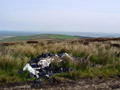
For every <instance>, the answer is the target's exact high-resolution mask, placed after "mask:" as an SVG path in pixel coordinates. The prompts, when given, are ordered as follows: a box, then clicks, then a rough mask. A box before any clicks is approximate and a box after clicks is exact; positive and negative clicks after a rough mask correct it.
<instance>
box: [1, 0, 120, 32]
mask: <svg viewBox="0 0 120 90" xmlns="http://www.w3.org/2000/svg"><path fill="white" fill-rule="evenodd" d="M1 30H2V31H3V30H12V31H42V32H44V31H45V32H46V31H49V32H50V31H61V32H101V33H120V0H0V31H1Z"/></svg>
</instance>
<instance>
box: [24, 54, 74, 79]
mask: <svg viewBox="0 0 120 90" xmlns="http://www.w3.org/2000/svg"><path fill="white" fill-rule="evenodd" d="M63 57H69V58H71V59H73V58H72V57H71V56H70V55H69V54H67V53H59V54H53V53H45V54H41V55H40V56H38V57H37V58H35V59H32V60H30V61H29V62H28V63H27V64H26V65H25V67H24V68H23V71H25V70H27V71H29V76H30V77H32V76H35V77H36V78H39V77H50V76H51V75H53V74H54V73H61V72H67V71H68V69H65V68H61V67H59V68H53V67H52V65H51V62H52V61H54V60H55V59H56V58H59V61H60V62H61V61H62V58H63Z"/></svg>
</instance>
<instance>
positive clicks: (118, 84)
mask: <svg viewBox="0 0 120 90" xmlns="http://www.w3.org/2000/svg"><path fill="white" fill-rule="evenodd" d="M32 83H33V82H26V83H16V84H15V83H13V84H10V83H9V84H4V85H3V86H2V85H1V86H0V89H2V90H18V89H20V90H21V89H22V90H30V89H32V90H34V89H40V90H120V79H119V78H107V79H79V80H77V81H71V80H70V81H69V82H65V83H53V84H45V85H42V86H40V87H37V88H31V84H32Z"/></svg>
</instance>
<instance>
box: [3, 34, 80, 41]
mask: <svg viewBox="0 0 120 90" xmlns="http://www.w3.org/2000/svg"><path fill="white" fill-rule="evenodd" d="M77 38H80V37H76V36H71V35H60V34H40V35H28V36H27V35H26V36H16V37H10V38H6V39H3V40H2V41H23V40H38V39H77Z"/></svg>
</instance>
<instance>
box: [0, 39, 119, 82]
mask: <svg viewBox="0 0 120 90" xmlns="http://www.w3.org/2000/svg"><path fill="white" fill-rule="evenodd" d="M112 44H118V45H120V40H116V41H115V40H106V41H97V39H96V41H94V42H93V41H89V42H88V41H87V40H84V41H81V40H60V41H58V40H52V41H47V40H44V39H43V40H41V41H39V43H32V44H28V43H26V42H22V43H16V44H14V45H13V44H12V45H8V46H4V45H2V44H0V82H1V83H4V82H19V81H27V80H28V79H27V78H26V76H27V74H28V72H24V73H22V74H19V71H20V70H21V69H22V68H23V67H24V65H25V64H26V63H27V62H28V61H29V60H31V59H32V58H35V57H37V56H38V55H40V54H42V53H46V52H53V53H58V52H67V53H69V54H70V55H73V56H74V57H81V58H86V59H87V63H86V64H84V63H82V62H81V60H74V61H72V60H70V59H69V58H65V59H64V60H63V62H61V63H58V62H57V61H56V62H53V64H54V66H55V67H56V66H61V67H71V68H73V71H70V72H68V73H60V74H56V75H54V76H53V78H62V79H63V78H66V79H78V78H86V77H87V78H89V77H90V78H95V77H114V76H117V75H120V47H116V46H111V45H112ZM91 63H92V64H93V65H95V66H92V65H91Z"/></svg>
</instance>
